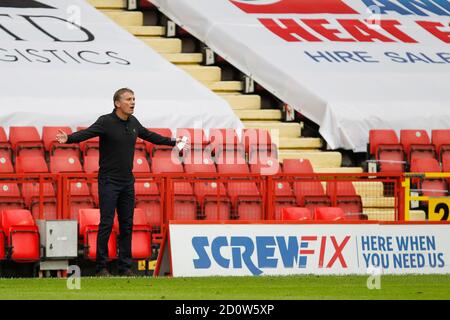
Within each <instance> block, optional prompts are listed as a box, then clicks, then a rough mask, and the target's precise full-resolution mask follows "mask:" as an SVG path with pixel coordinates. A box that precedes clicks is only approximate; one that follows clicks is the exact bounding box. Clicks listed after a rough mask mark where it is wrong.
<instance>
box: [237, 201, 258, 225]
mask: <svg viewBox="0 0 450 320" xmlns="http://www.w3.org/2000/svg"><path fill="white" fill-rule="evenodd" d="M236 218H237V219H239V220H262V219H263V218H264V216H263V205H262V202H261V201H260V200H259V199H255V201H251V200H250V201H248V200H238V201H237V217H236Z"/></svg>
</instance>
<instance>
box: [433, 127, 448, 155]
mask: <svg viewBox="0 0 450 320" xmlns="http://www.w3.org/2000/svg"><path fill="white" fill-rule="evenodd" d="M431 142H432V143H433V145H434V147H435V149H436V152H437V154H438V159H440V160H441V161H442V156H443V155H444V153H447V152H450V129H445V130H433V131H432V132H431Z"/></svg>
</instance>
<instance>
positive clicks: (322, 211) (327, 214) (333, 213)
mask: <svg viewBox="0 0 450 320" xmlns="http://www.w3.org/2000/svg"><path fill="white" fill-rule="evenodd" d="M314 216H315V219H316V220H322V221H342V220H345V212H344V210H342V209H341V208H336V207H318V208H315V209H314Z"/></svg>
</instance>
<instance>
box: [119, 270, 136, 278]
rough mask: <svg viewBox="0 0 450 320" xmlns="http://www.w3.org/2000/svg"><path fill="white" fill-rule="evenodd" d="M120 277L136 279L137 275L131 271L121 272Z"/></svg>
mask: <svg viewBox="0 0 450 320" xmlns="http://www.w3.org/2000/svg"><path fill="white" fill-rule="evenodd" d="M119 276H121V277H136V275H135V274H134V273H133V271H131V270H130V269H126V270H123V271H119Z"/></svg>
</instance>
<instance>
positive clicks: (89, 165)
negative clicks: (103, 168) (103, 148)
mask: <svg viewBox="0 0 450 320" xmlns="http://www.w3.org/2000/svg"><path fill="white" fill-rule="evenodd" d="M83 169H84V172H86V173H94V172H98V170H99V157H98V156H96V155H90V156H85V157H84V163H83Z"/></svg>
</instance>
